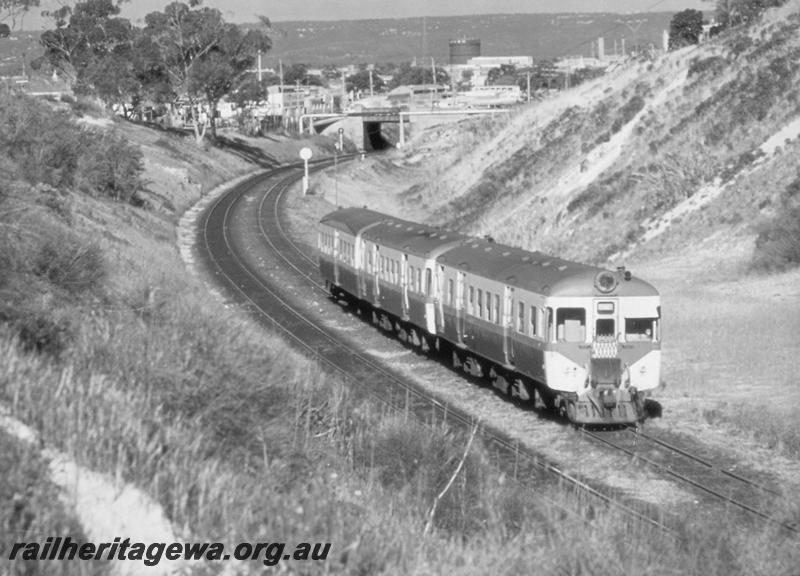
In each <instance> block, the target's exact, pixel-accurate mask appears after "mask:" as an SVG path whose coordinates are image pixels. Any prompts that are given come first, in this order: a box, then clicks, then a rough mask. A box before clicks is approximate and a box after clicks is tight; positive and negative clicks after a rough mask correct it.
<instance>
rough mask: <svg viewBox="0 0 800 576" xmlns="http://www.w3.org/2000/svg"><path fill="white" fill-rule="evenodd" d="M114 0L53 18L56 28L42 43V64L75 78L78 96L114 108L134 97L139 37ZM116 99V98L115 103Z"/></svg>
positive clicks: (93, 1)
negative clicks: (97, 98) (112, 104)
mask: <svg viewBox="0 0 800 576" xmlns="http://www.w3.org/2000/svg"><path fill="white" fill-rule="evenodd" d="M119 13H120V8H119V6H118V5H116V4H114V3H113V1H112V0H85V1H84V2H78V3H76V4H75V6H74V7H72V6H70V5H69V4H65V5H62V6H61V7H60V8H59V9H58V10H56V11H54V12H52V13H50V16H51V17H52V18H54V19H55V28H54V29H52V30H46V31H45V32H43V33H42V35H41V37H40V42H41V44H42V45H43V46H44V48H45V52H44V55H43V59H44V60H46V61H47V62H49V63H50V65H51V66H52V67H53V68H55V69H56V70H59V71H60V72H62V73H63V74H65V75H67V76H68V77H70V78H72V80H73V82H74V83H75V90H76V92H79V93H80V92H84V93H86V92H92V93H96V94H98V95H99V96H101V97H102V98H104V99H107V100H110V101H111V102H115V101H117V100H118V99H119V97H120V94H119V93H121V96H123V97H124V96H128V95H129V94H130V93H132V92H134V91H135V88H136V79H135V76H134V74H133V67H132V64H131V62H132V60H133V56H134V51H133V36H134V31H133V28H132V27H131V24H130V22H129V21H128V20H126V19H124V18H119V17H118V14H119ZM115 96H116V98H115Z"/></svg>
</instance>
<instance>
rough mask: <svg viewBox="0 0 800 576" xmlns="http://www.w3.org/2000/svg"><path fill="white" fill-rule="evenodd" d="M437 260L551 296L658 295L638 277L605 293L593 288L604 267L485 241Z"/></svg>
mask: <svg viewBox="0 0 800 576" xmlns="http://www.w3.org/2000/svg"><path fill="white" fill-rule="evenodd" d="M437 261H438V262H440V263H442V264H445V265H448V264H449V265H450V266H455V267H457V268H459V269H461V270H463V271H464V272H466V273H467V274H475V275H477V276H481V277H484V278H491V279H494V280H497V281H499V282H503V283H505V284H507V285H508V286H513V287H516V288H522V289H525V290H532V291H534V292H538V293H541V294H548V295H550V296H587V295H591V294H595V295H597V296H609V297H616V296H650V295H657V294H658V292H657V291H656V290H655V288H653V287H652V286H651V285H650V284H648V283H646V282H644V281H642V280H639V279H637V278H631V279H630V280H622V278H620V282H619V285H618V286H617V288H616V289H615V290H613V291H612V292H611V293H608V294H603V293H601V292H599V291H597V289H596V288H595V287H594V280H595V276H596V275H597V274H598V273H599V272H601V271H602V270H604V268H598V267H596V266H589V265H587V264H581V263H578V262H571V261H569V260H563V259H561V258H556V257H554V256H549V255H547V254H544V253H542V252H529V251H527V250H523V249H521V248H517V247H514V246H508V245H506V244H498V243H496V242H492V241H489V240H485V239H477V238H473V239H472V240H471V241H469V242H465V243H464V244H462V245H460V246H456V247H454V248H452V249H450V250H447V251H446V252H444V253H443V254H442V255H440V256H439V257H438V258H437Z"/></svg>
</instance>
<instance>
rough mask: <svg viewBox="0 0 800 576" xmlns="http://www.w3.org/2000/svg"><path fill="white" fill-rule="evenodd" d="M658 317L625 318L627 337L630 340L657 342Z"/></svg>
mask: <svg viewBox="0 0 800 576" xmlns="http://www.w3.org/2000/svg"><path fill="white" fill-rule="evenodd" d="M657 322H658V319H657V318H625V339H626V340H627V341H628V342H655V341H656V340H657V337H656V323H657Z"/></svg>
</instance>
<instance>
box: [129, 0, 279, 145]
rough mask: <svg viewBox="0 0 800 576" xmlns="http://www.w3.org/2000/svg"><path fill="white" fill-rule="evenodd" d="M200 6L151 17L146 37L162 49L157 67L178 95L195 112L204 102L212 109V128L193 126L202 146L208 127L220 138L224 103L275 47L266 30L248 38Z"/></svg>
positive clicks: (184, 6) (176, 6) (176, 4)
mask: <svg viewBox="0 0 800 576" xmlns="http://www.w3.org/2000/svg"><path fill="white" fill-rule="evenodd" d="M199 4H200V3H199V2H198V1H197V0H192V1H191V2H190V3H189V4H188V5H187V4H184V3H182V2H173V3H172V4H169V5H168V6H167V7H166V8H164V11H163V12H152V13H150V14H148V15H147V16H146V17H145V24H146V25H145V28H144V30H143V31H142V33H143V34H144V36H145V37H146V38H148V39H149V41H150V42H152V44H153V45H154V46H155V47H157V50H156V52H155V54H154V55H155V56H157V59H156V60H155V61H154V62H153V63H152V64H153V65H154V66H163V67H164V70H165V72H166V74H167V75H168V77H169V82H170V85H171V87H172V90H173V92H174V93H176V94H180V95H185V96H186V98H187V99H188V102H189V106H190V108H192V109H193V110H195V109H197V108H198V103H199V100H201V99H204V100H205V101H206V103H207V104H208V106H209V109H210V113H209V114H208V117H209V123H208V125H205V124H204V125H203V126H200V123H199V122H195V124H194V127H195V137H196V139H197V140H198V142H199V141H201V140H202V139H203V137H204V136H205V130H206V127H207V126H208V127H210V128H211V133H212V135H216V123H215V116H216V109H217V105H218V103H219V100H220V99H221V98H222V97H223V96H225V95H226V94H228V93H230V92H231V91H233V90H234V89H235V88H236V87H237V86H238V84H239V82H240V81H241V80H242V78H243V76H244V75H245V73H246V72H247V70H248V69H250V68H252V67H253V65H254V63H255V60H256V58H257V55H258V53H259V51H261V52H265V51H267V50H269V48H270V47H271V40H270V39H269V37H268V36H267V35H266V34H265V33H264V32H262V31H261V30H256V29H250V30H248V31H247V32H243V31H242V30H241V29H240V28H239V27H238V26H236V25H234V24H229V23H227V22H225V20H224V19H223V18H222V14H221V13H220V11H219V10H216V9H212V8H204V7H201V6H200V5H199ZM262 22H264V23H265V24H268V21H264V20H262ZM197 111H198V112H199V110H197ZM198 116H199V115H198Z"/></svg>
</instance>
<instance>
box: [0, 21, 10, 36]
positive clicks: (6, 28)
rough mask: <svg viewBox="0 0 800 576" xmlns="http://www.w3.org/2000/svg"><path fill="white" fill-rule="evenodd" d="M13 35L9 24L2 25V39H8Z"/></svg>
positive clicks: (0, 33) (0, 34) (0, 31)
mask: <svg viewBox="0 0 800 576" xmlns="http://www.w3.org/2000/svg"><path fill="white" fill-rule="evenodd" d="M10 35H11V28H10V27H9V26H8V24H5V23H3V24H0V38H8V37H9V36H10Z"/></svg>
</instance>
